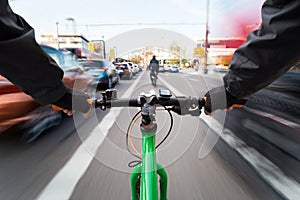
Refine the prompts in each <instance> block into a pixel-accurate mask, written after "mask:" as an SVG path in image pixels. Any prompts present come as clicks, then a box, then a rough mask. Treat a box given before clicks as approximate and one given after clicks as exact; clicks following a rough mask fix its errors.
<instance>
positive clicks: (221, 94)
mask: <svg viewBox="0 0 300 200" xmlns="http://www.w3.org/2000/svg"><path fill="white" fill-rule="evenodd" d="M204 100H205V105H204V112H205V114H211V113H212V112H214V111H215V110H218V109H227V110H232V109H233V108H242V107H243V106H244V105H245V103H246V102H247V99H238V98H236V97H234V96H232V95H231V94H230V93H229V92H227V90H225V88H224V86H219V87H216V88H213V89H211V90H209V91H208V92H207V93H206V94H205V95H204Z"/></svg>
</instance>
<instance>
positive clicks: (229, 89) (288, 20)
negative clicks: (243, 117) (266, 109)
mask: <svg viewBox="0 0 300 200" xmlns="http://www.w3.org/2000/svg"><path fill="white" fill-rule="evenodd" d="M299 21H300V1H298V0H291V1H282V0H272V1H271V0H267V1H266V2H265V3H264V5H263V7H262V25H261V27H260V29H258V30H256V31H254V32H252V33H250V34H249V35H248V38H247V42H246V43H245V44H244V45H242V46H241V47H239V48H238V49H237V50H236V52H235V53H234V56H233V58H232V61H231V65H230V69H229V72H228V73H227V74H226V75H225V76H224V78H223V79H224V85H225V88H224V87H223V86H221V87H218V88H214V89H212V90H210V91H208V92H207V93H206V94H205V98H206V99H207V104H206V105H205V110H206V111H207V112H212V111H214V110H216V109H222V108H223V109H225V108H231V107H232V106H233V105H234V106H236V107H241V106H242V105H243V104H245V103H246V101H247V97H248V96H249V95H251V94H253V93H255V92H256V91H258V90H260V89H262V88H264V87H266V86H267V85H269V84H270V83H272V82H273V81H274V80H276V79H277V78H278V77H279V76H281V75H282V74H283V73H285V72H286V71H288V70H289V69H290V67H292V66H293V65H294V64H295V63H296V62H297V61H298V60H299V59H300V45H298V44H300V37H299V35H300V26H299ZM219 99H225V100H226V101H221V102H220V103H218V102H214V104H215V105H214V106H212V105H211V103H213V101H214V100H217V101H218V100H219ZM212 107H214V108H212Z"/></svg>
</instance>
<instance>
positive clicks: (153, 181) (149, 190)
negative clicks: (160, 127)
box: [130, 123, 168, 200]
mask: <svg viewBox="0 0 300 200" xmlns="http://www.w3.org/2000/svg"><path fill="white" fill-rule="evenodd" d="M140 129H141V132H142V141H143V142H142V149H143V150H142V163H141V164H139V165H137V166H136V167H135V168H134V169H133V171H132V174H131V177H130V182H131V193H132V198H131V199H132V200H158V181H157V175H158V176H159V177H160V195H159V197H160V200H167V185H168V184H167V183H168V176H167V172H166V170H165V169H164V168H163V167H162V166H161V165H160V164H158V163H157V162H156V150H155V136H156V130H157V125H156V123H151V124H149V125H146V126H145V125H143V124H142V125H141V128H140ZM139 177H140V179H139ZM138 181H140V193H139V194H138V191H137V184H138Z"/></svg>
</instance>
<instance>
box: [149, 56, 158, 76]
mask: <svg viewBox="0 0 300 200" xmlns="http://www.w3.org/2000/svg"><path fill="white" fill-rule="evenodd" d="M149 69H150V76H152V75H154V76H155V77H156V78H157V74H158V69H159V62H158V60H156V57H155V55H154V56H153V57H152V59H151V60H150V64H149Z"/></svg>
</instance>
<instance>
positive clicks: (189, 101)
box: [94, 90, 205, 116]
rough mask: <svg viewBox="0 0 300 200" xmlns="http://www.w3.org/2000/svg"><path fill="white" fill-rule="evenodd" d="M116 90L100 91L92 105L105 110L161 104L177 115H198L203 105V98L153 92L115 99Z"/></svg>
mask: <svg viewBox="0 0 300 200" xmlns="http://www.w3.org/2000/svg"><path fill="white" fill-rule="evenodd" d="M114 92H116V90H107V91H105V92H104V93H102V96H103V98H102V99H96V100H94V106H95V107H96V108H97V107H99V108H100V109H101V110H106V109H107V108H111V107H141V108H143V107H145V106H162V107H165V108H166V109H168V110H171V111H173V112H175V113H177V114H179V115H187V114H190V115H192V116H199V115H200V114H201V109H202V107H203V106H204V103H205V101H204V99H203V98H196V97H190V96H188V97H187V96H182V97H170V96H161V95H159V96H157V95H155V94H141V95H140V96H138V97H135V98H121V99H117V98H116V94H114Z"/></svg>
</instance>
